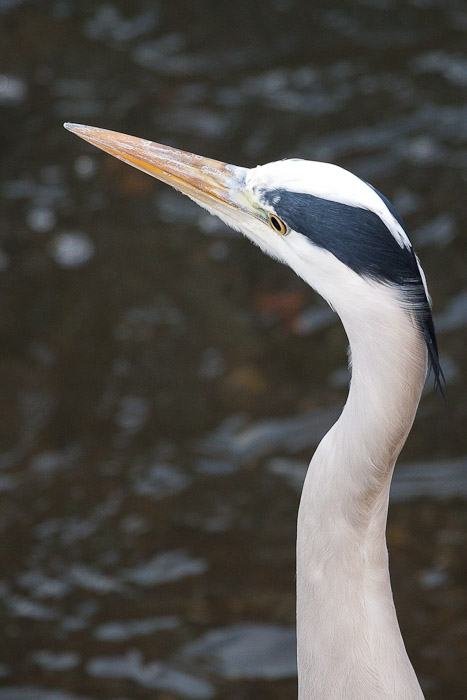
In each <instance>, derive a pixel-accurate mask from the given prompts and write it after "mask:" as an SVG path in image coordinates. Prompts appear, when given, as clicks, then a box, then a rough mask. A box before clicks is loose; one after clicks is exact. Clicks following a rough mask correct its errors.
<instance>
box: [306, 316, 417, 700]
mask: <svg viewBox="0 0 467 700" xmlns="http://www.w3.org/2000/svg"><path fill="white" fill-rule="evenodd" d="M390 316H391V317H390V318H385V319H379V320H378V319H376V318H374V317H373V318H368V319H366V320H365V319H363V321H362V322H360V323H359V325H358V327H356V326H354V325H352V323H346V319H345V318H343V319H342V320H343V323H344V326H345V327H346V331H347V335H348V337H349V341H350V347H351V356H352V380H351V385H350V391H349V396H348V400H347V403H346V405H345V407H344V410H343V412H342V414H341V416H340V418H339V420H338V421H337V423H336V424H335V425H334V426H333V427H332V428H331V430H330V431H329V432H328V434H327V435H326V436H325V437H324V438H323V440H322V442H321V443H320V445H319V447H318V449H317V450H316V453H315V455H314V457H313V459H312V461H311V463H310V467H309V469H308V473H307V476H306V480H305V484H304V487H303V492H302V497H301V502H300V508H299V516H298V529H297V635H298V664H299V700H312V699H313V700H314V699H315V698H316V699H318V698H319V700H342V698H346V700H376V699H378V700H389V699H391V700H393V698H395V697H397V698H401V699H405V700H415V699H417V700H420V699H421V698H423V695H422V692H421V690H420V686H419V684H418V681H417V679H416V676H415V673H414V671H413V669H412V666H411V664H410V661H409V659H408V657H407V654H406V651H405V647H404V643H403V641H402V637H401V634H400V631H399V625H398V622H397V618H396V613H395V609H394V604H393V599H392V592H391V585H390V579H389V570H388V558H387V548H386V540H385V528H386V518H387V508H388V499H389V488H390V483H391V478H392V472H393V467H394V463H395V460H396V459H397V456H398V455H399V452H400V450H401V449H402V446H403V444H404V442H405V440H406V438H407V435H408V433H409V430H410V428H411V425H412V422H413V419H414V416H415V412H416V409H417V406H418V403H419V399H420V394H421V391H422V388H423V383H424V379H425V373H426V352H425V349H424V344H423V339H422V338H421V335H420V333H419V331H418V329H417V328H416V327H415V324H414V323H413V322H412V320H411V319H410V317H409V316H408V315H407V314H406V312H405V311H400V313H399V314H397V313H396V314H395V315H394V316H392V315H390Z"/></svg>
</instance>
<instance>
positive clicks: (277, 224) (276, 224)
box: [269, 214, 287, 236]
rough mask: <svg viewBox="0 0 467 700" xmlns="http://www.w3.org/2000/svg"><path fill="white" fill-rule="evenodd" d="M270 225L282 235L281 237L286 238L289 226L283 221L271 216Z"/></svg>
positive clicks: (273, 215)
mask: <svg viewBox="0 0 467 700" xmlns="http://www.w3.org/2000/svg"><path fill="white" fill-rule="evenodd" d="M269 223H270V225H271V228H273V229H274V231H275V232H276V233H280V234H281V236H284V235H285V234H286V233H287V226H286V225H285V224H284V222H283V221H281V220H280V219H278V218H277V216H276V215H275V214H269Z"/></svg>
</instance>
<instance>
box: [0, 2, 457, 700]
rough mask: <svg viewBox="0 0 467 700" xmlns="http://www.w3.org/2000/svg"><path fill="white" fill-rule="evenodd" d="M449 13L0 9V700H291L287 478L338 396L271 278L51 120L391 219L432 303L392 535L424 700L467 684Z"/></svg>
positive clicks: (287, 295)
mask: <svg viewBox="0 0 467 700" xmlns="http://www.w3.org/2000/svg"><path fill="white" fill-rule="evenodd" d="M466 46H467V5H466V3H465V1H464V0H412V1H410V2H409V1H406V2H396V1H395V0H374V1H371V0H360V1H356V2H352V3H346V2H337V1H334V2H333V1H330V2H318V3H313V2H310V0H302V1H296V2H294V1H293V0H277V1H276V2H264V3H253V2H234V1H232V2H220V1H218V2H215V1H214V0H212V1H208V0H197V2H189V1H188V0H172V1H171V2H169V1H168V0H167V1H165V2H163V1H160V2H149V1H146V0H136V1H135V2H132V3H128V2H123V0H121V1H120V2H116V1H115V0H114V1H112V2H103V3H96V2H91V1H90V0H87V1H86V0H84V1H83V2H78V0H57V1H56V2H53V1H51V2H43V3H40V2H36V3H34V2H26V1H22V0H0V153H1V163H0V168H1V172H0V177H1V180H0V194H1V209H0V236H1V248H0V279H1V295H0V334H1V360H0V381H1V387H2V389H1V392H0V407H1V410H0V438H1V454H0V467H1V472H0V532H1V569H0V624H1V635H0V700H78V699H79V700H146V699H147V700H149V699H150V698H151V699H152V698H157V699H159V700H175V699H177V700H179V699H184V698H188V699H195V698H200V699H202V700H204V699H205V698H206V699H207V698H225V700H249V699H253V698H254V700H275V699H278V698H280V699H281V700H288V699H290V700H292V699H293V698H295V697H296V680H295V656H294V655H295V648H294V644H295V642H294V605H295V594H294V540H295V519H296V510H297V504H298V498H299V491H300V487H301V482H302V479H303V476H304V471H305V468H306V465H307V463H308V461H309V458H310V456H311V454H312V451H313V448H314V446H315V445H316V444H317V442H318V441H319V439H320V437H321V436H322V435H323V434H324V432H325V431H326V430H327V428H328V427H329V426H330V425H331V423H332V421H333V420H334V418H335V416H336V415H337V413H338V411H339V407H341V406H342V404H343V402H344V400H345V395H346V381H347V372H346V352H345V350H346V344H345V337H344V334H343V331H342V330H341V328H340V325H339V323H337V321H336V318H335V317H334V316H333V314H332V313H331V312H330V311H329V310H328V309H327V308H326V306H325V305H324V304H323V303H322V302H321V301H320V299H318V298H317V297H316V296H315V295H314V294H313V293H312V292H311V291H310V290H309V289H308V288H306V287H305V285H304V284H303V283H301V282H300V281H299V280H298V279H296V278H295V277H294V275H293V274H292V273H291V272H290V271H289V270H288V269H286V268H285V267H283V266H280V265H278V264H277V263H274V262H273V261H271V260H268V259H267V258H266V257H265V256H264V255H262V254H261V253H260V252H259V251H258V250H257V249H255V248H254V247H253V246H251V245H250V244H249V243H248V242H246V241H245V240H243V239H242V238H241V237H240V236H238V235H236V234H233V233H232V232H230V231H229V230H227V229H226V228H225V227H224V226H223V225H221V224H220V223H219V222H218V221H216V220H214V219H212V218H210V217H209V216H208V215H207V214H206V213H203V212H202V211H200V210H199V209H197V208H196V207H195V205H192V204H191V203H190V202H189V201H188V200H186V199H184V198H183V197H182V196H181V195H178V194H176V193H174V192H172V191H170V190H169V189H168V188H167V187H165V186H163V185H161V184H159V183H157V182H155V181H154V180H152V179H151V178H149V177H147V176H143V175H142V174H140V173H138V172H137V171H135V170H133V169H131V168H128V167H127V166H123V165H122V164H120V163H118V162H117V161H115V160H113V159H111V158H110V157H109V156H106V155H103V154H101V153H99V152H97V151H96V150H93V149H91V148H90V147H88V146H87V145H86V144H84V143H83V142H82V141H80V140H78V139H77V138H76V137H74V136H73V135H71V134H69V133H67V132H66V131H64V130H63V128H62V126H61V123H62V122H63V121H64V120H69V121H77V122H84V123H89V124H93V125H96V126H102V127H106V128H110V129H116V130H118V131H124V132H127V133H132V134H135V135H139V136H142V137H145V138H151V139H154V140H157V141H159V142H162V143H168V144H171V145H173V146H176V147H180V148H184V149H186V150H190V151H193V152H196V153H201V154H204V155H209V156H211V157H214V158H219V159H221V160H226V161H230V162H234V163H236V164H239V165H246V166H249V165H255V164H257V163H263V162H267V161H269V160H275V159H278V158H281V157H284V156H301V157H308V158H312V159H318V160H329V161H332V162H335V163H338V164H340V165H343V166H344V167H347V168H348V169H350V170H352V171H354V172H356V173H357V174H359V175H360V176H362V177H364V178H365V179H367V180H370V181H371V182H372V183H373V184H374V185H376V186H377V187H378V188H379V189H380V190H382V191H383V192H384V193H385V194H386V195H387V196H389V197H390V198H391V199H392V200H393V201H394V202H395V204H396V205H397V206H398V208H399V209H400V211H401V213H402V215H403V216H404V218H405V220H406V223H407V225H408V228H409V231H411V235H412V239H413V241H414V242H415V244H416V246H417V248H418V252H419V254H420V257H421V259H422V263H423V265H424V268H425V272H426V275H427V278H428V281H429V286H430V290H431V293H432V295H433V298H434V313H435V318H436V320H437V327H438V332H439V343H440V347H441V354H442V360H443V364H444V370H445V374H446V377H447V389H446V394H447V408H444V407H443V404H442V402H441V400H440V398H439V397H438V396H437V395H435V394H434V393H433V392H432V390H431V388H429V389H428V390H427V392H426V394H425V397H424V398H423V401H422V403H421V406H420V409H419V413H418V417H417V420H416V424H415V427H414V429H413V431H412V434H411V436H410V439H409V441H408V444H407V446H406V447H405V449H404V451H403V454H402V455H401V459H400V463H399V466H398V468H397V474H396V479H395V483H394V488H393V498H392V506H391V509H390V516H389V524H388V542H389V548H390V555H391V570H392V580H393V587H394V594H395V598H396V603H397V608H398V611H399V617H400V622H401V626H402V629H403V633H404V637H405V640H406V644H407V647H408V650H409V653H410V656H411V658H412V660H413V662H414V665H415V668H416V670H417V673H418V675H419V677H420V679H421V682H422V685H423V688H424V690H425V692H426V697H427V699H429V700H435V699H436V700H461V698H465V697H466V696H467V674H466V668H467V641H466V639H467V616H466V607H465V603H466V573H467V564H466V547H465V545H466V525H467V503H466V500H467V422H466V421H467V400H466V393H467V375H466V368H465V357H466V341H467V279H466V277H467V250H466V249H467V239H466V231H465V222H466V200H467V197H466V187H467V51H466Z"/></svg>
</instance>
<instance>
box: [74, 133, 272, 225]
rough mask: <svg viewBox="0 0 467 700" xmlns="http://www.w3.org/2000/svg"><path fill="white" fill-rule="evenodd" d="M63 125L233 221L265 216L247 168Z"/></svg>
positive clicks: (128, 138)
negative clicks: (251, 192) (248, 187)
mask: <svg viewBox="0 0 467 700" xmlns="http://www.w3.org/2000/svg"><path fill="white" fill-rule="evenodd" d="M64 127H65V129H68V131H71V132H73V133H74V134H76V135H77V136H80V137H81V138H82V139H84V140H85V141H89V143H91V144H92V145H93V146H97V147H98V148H100V149H102V150H103V151H106V152H107V153H110V155H112V156H115V157H116V158H118V159H119V160H121V161H123V162H124V163H128V164H129V165H132V166H133V167H134V168H138V169H139V170H142V171H143V172H144V173H148V174H149V175H152V176H153V177H155V178H157V179H158V180H162V182H166V183H167V184H168V185H171V186H172V187H174V188H175V189H176V190H179V191H180V192H183V194H186V195H188V197H191V199H193V200H195V202H197V203H198V204H200V205H201V206H203V207H205V208H206V209H208V210H209V211H211V212H212V213H215V214H218V215H219V216H221V218H224V220H228V223H230V224H231V225H232V224H234V225H235V222H236V223H237V224H238V225H240V223H241V220H242V218H244V215H245V213H247V214H249V215H250V216H251V215H253V216H255V217H256V218H261V219H263V217H262V216H261V215H260V212H259V211H257V210H255V207H254V206H252V202H251V200H250V198H249V197H248V196H247V194H246V192H245V176H246V173H247V172H248V169H247V168H240V167H238V166H236V165H229V164H228V163H222V162H221V161H218V160H212V159H211V158H204V157H203V156H197V155H195V154H193V153H187V152H186V151H180V150H178V149H177V148H171V147H170V146H162V145H161V144H159V143H154V142H153V141H146V140H145V139H140V138H136V137H135V136H128V135H127V134H120V133H118V132H116V131H108V130H107V129H98V128H97V127H93V126H84V125H82V124H70V123H66V124H64ZM242 214H243V217H242Z"/></svg>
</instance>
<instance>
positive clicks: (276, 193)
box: [65, 124, 443, 700]
mask: <svg viewBox="0 0 467 700" xmlns="http://www.w3.org/2000/svg"><path fill="white" fill-rule="evenodd" d="M65 127H66V128H67V129H69V130H70V131H72V132H73V133H75V134H77V135H78V136H80V137H82V138H83V139H85V140H86V141H89V142H90V143H91V144H93V145H94V146H97V147H98V148H101V149H102V150H104V151H106V152H107V153H110V154H111V155H113V156H115V157H117V158H119V159H120V160H122V161H124V162H125V163H128V164H130V165H132V166H134V167H136V168H139V169H140V170H142V171H144V172H146V173H149V174H150V175H152V176H153V177H156V178H158V179H159V180H162V181H163V182H166V183H167V184H169V185H171V186H172V187H174V188H175V189H177V190H179V191H180V192H182V193H184V194H185V195H188V197H190V198H191V199H193V200H194V201H195V202H197V203H198V204H199V205H201V206H202V207H204V208H205V209H207V210H208V211H209V212H211V213H212V214H215V215H217V216H218V217H220V218H221V219H222V220H223V221H225V222H226V223H227V224H228V225H229V226H231V227H232V228H234V229H236V230H238V231H240V232H242V233H243V234H245V235H246V236H247V237H248V238H249V239H250V240H252V241H253V242H254V243H256V244H257V245H259V246H260V247H261V248H262V249H263V250H264V251H265V252H266V253H268V254H269V255H271V256H272V257H274V258H276V259H278V260H280V261H282V262H284V263H286V264H287V265H289V266H290V267H291V268H292V269H293V270H294V271H295V272H296V273H297V274H298V275H299V276H300V277H301V278H303V280H304V281H305V282H307V283H308V284H309V285H311V287H313V288H314V289H315V290H316V291H317V292H318V293H319V294H320V295H321V296H322V297H323V298H324V299H325V300H326V301H327V302H328V303H329V304H330V305H331V306H332V307H333V308H334V309H335V310H336V312H337V313H338V315H339V316H340V319H341V321H342V323H343V325H344V328H345V331H346V333H347V336H348V339H349V344H350V356H351V367H352V373H351V382H350V389H349V394H348V398H347V402H346V404H345V406H344V409H343V411H342V413H341V415H340V417H339V419H338V420H337V422H336V423H335V425H334V426H333V427H332V428H331V429H330V430H329V432H328V433H327V434H326V435H325V436H324V438H323V439H322V441H321V443H320V445H319V446H318V448H317V449H316V451H315V454H314V456H313V458H312V460H311V462H310V466H309V469H308V471H307V475H306V479H305V483H304V486H303V491H302V495H301V500H300V506H299V513H298V523H297V646H298V676H299V678H298V682H299V691H298V697H299V700H312V699H313V700H314V699H316V700H395V699H396V698H397V700H416V699H418V700H420V698H423V694H422V691H421V688H420V685H419V683H418V680H417V678H416V675H415V672H414V670H413V667H412V665H411V663H410V661H409V658H408V655H407V652H406V649H405V646H404V642H403V640H402V636H401V633H400V629H399V624H398V621H397V616H396V612H395V608H394V603H393V597H392V591H391V584H390V578H389V567H388V554H387V546H386V536H385V531H386V519H387V510H388V499H389V488H390V484H391V478H392V473H393V469H394V464H395V461H396V459H397V457H398V455H399V452H400V450H401V448H402V446H403V444H404V443H405V441H406V438H407V435H408V433H409V431H410V428H411V426H412V423H413V420H414V417H415V412H416V410H417V406H418V403H419V400H420V395H421V392H422V388H423V385H424V382H425V377H426V373H427V368H428V367H431V369H432V371H433V374H434V378H435V383H436V384H437V385H438V387H439V388H440V389H441V383H442V379H443V375H442V370H441V367H440V363H439V357H438V349H437V344H436V336H435V331H434V326H433V321H432V317H431V310H430V298H429V295H428V290H427V286H426V281H425V277H424V274H423V271H422V268H421V266H420V263H419V261H418V258H417V256H416V255H415V252H414V250H413V248H412V245H411V243H410V241H409V238H408V236H407V232H406V230H405V227H404V224H403V222H402V219H401V218H400V216H399V215H398V213H397V211H396V210H395V209H394V207H393V206H392V205H391V204H390V202H389V201H388V200H387V199H386V198H385V197H384V196H383V195H381V194H380V193H379V192H378V191H377V190H375V189H374V188H373V187H372V186H371V185H369V184H368V183H366V182H364V181H363V180H361V179H360V178H358V177H357V176H355V175H353V174H351V173H350V172H348V171H346V170H344V169H342V168H340V167H338V166H336V165H331V164H329V163H319V162H314V161H307V160H300V159H290V160H282V161H277V162H273V163H268V164H266V165H262V166H257V167H255V168H251V169H248V168H242V167H237V166H235V165H229V164H226V163H222V162H219V161H215V160H212V159H209V158H204V157H201V156H198V155H193V154H191V153H186V152H184V151H180V150H177V149H175V148H171V147H168V146H162V145H160V144H156V143H153V142H151V141H146V140H143V139H139V138H135V137H132V136H128V135H125V134H120V133H116V132H112V131H107V130H104V129H99V128H94V127H90V126H82V125H77V124H65Z"/></svg>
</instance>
